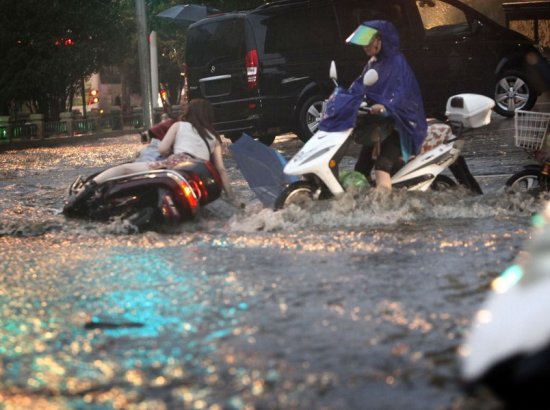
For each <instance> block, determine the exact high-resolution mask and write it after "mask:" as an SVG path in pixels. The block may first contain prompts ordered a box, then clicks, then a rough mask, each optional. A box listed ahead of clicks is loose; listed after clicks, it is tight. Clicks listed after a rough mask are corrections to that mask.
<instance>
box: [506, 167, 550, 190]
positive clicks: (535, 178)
mask: <svg viewBox="0 0 550 410" xmlns="http://www.w3.org/2000/svg"><path fill="white" fill-rule="evenodd" d="M548 185H549V184H548V181H547V178H541V176H540V173H539V171H538V170H535V169H524V170H522V171H520V172H518V173H516V174H514V175H512V176H511V177H510V178H509V179H508V181H506V189H507V190H508V191H511V192H537V191H548V190H549V189H548V188H549V186H548Z"/></svg>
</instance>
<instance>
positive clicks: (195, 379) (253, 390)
mask: <svg viewBox="0 0 550 410" xmlns="http://www.w3.org/2000/svg"><path fill="white" fill-rule="evenodd" d="M300 145H301V144H300V143H299V142H298V141H297V140H296V139H295V138H293V137H292V136H281V137H278V139H277V140H276V142H275V144H274V146H275V147H276V148H278V149H280V150H281V152H283V154H285V155H287V156H288V155H291V154H292V152H295V151H296V150H297V149H298V148H299V147H300ZM139 148H140V144H139V137H138V136H137V135H127V136H123V137H118V138H109V139H100V140H94V141H82V143H79V144H75V145H72V146H58V147H49V148H47V147H44V148H29V149H22V150H17V151H15V150H12V151H5V152H2V153H0V246H1V248H0V249H1V254H2V257H1V258H0V272H1V276H0V284H1V286H0V408H2V409H26V408H28V409H80V408H82V409H84V408H85V409H102V410H103V409H160V410H162V409H176V408H178V409H182V408H189V409H212V410H214V409H236V410H237V409H402V408H408V409H411V410H413V409H418V410H426V409H499V408H501V406H500V403H499V402H498V401H497V400H495V399H494V398H493V397H491V395H490V394H488V393H487V392H481V393H476V394H474V395H472V396H470V395H467V394H466V393H465V392H464V390H463V389H462V386H461V381H460V371H459V368H460V362H459V357H458V354H457V349H458V347H459V345H460V344H461V342H462V341H463V339H464V335H465V333H466V332H467V331H468V327H469V324H470V321H471V318H472V317H473V315H474V313H475V311H476V309H477V307H478V306H479V305H480V304H481V302H482V301H483V299H484V298H485V295H486V293H487V291H488V286H489V283H490V281H491V280H492V279H493V278H495V277H496V276H497V275H499V274H500V273H501V272H502V271H503V270H504V269H505V268H506V267H507V266H508V265H509V264H510V263H511V262H512V261H513V259H514V258H515V257H516V255H517V254H518V252H520V251H521V250H522V249H523V247H524V245H525V241H526V240H528V239H529V237H530V235H531V218H532V216H533V215H534V214H535V213H537V212H538V211H539V210H540V209H541V208H542V206H543V200H542V199H540V198H533V197H531V196H527V195H520V194H508V193H505V192H504V191H503V190H502V187H503V185H504V182H505V181H506V178H507V177H508V176H510V174H512V173H513V172H515V171H517V170H519V169H520V167H521V165H522V164H526V163H528V162H529V161H528V158H527V156H526V155H525V153H523V152H521V151H520V150H518V149H517V148H515V147H514V144H513V120H504V119H500V118H498V117H495V123H494V125H492V126H491V127H490V128H488V129H486V130H483V131H479V135H477V136H476V137H475V138H474V139H473V140H471V141H469V142H468V144H467V147H466V150H465V153H466V159H467V162H468V164H469V165H470V168H471V170H472V172H473V173H474V175H476V176H477V177H478V179H479V181H480V183H481V185H482V188H483V189H484V191H485V194H484V195H483V196H470V195H468V194H467V193H466V192H463V191H460V190H459V191H456V192H429V193H404V192H393V193H392V194H390V195H377V194H375V193H372V192H369V191H358V192H353V193H348V194H346V196H344V197H343V198H341V199H340V200H327V201H322V202H319V203H316V204H313V205H312V206H311V207H310V208H309V209H305V210H301V209H297V208H296V209H295V208H290V209H287V210H284V211H279V212H273V211H271V210H269V209H262V207H261V205H260V204H259V202H258V201H257V200H256V199H255V198H254V196H253V194H252V192H251V191H250V190H249V189H248V187H247V185H246V182H245V181H244V180H243V179H242V177H241V175H240V173H239V171H238V169H237V168H236V167H235V164H234V162H233V161H232V159H231V156H230V154H229V152H228V151H227V150H226V159H227V164H226V165H227V166H228V168H229V172H230V176H231V177H232V179H233V181H234V186H235V189H236V192H237V193H238V194H239V196H240V197H241V198H242V201H243V203H244V204H245V205H246V206H245V207H244V208H243V209H237V208H234V207H232V206H230V205H229V204H227V203H224V202H223V201H217V202H216V203H214V204H212V206H210V207H208V209H204V210H203V212H202V213H201V215H200V216H199V218H197V220H196V221H193V222H190V223H187V224H184V225H182V226H180V227H178V228H177V229H175V230H174V231H173V232H170V233H157V232H146V233H135V232H133V230H132V227H131V226H127V225H124V224H123V223H121V222H120V221H113V222H110V223H92V222H87V221H78V220H67V219H65V218H64V216H63V215H61V214H60V210H61V208H62V206H63V199H64V197H65V195H66V192H67V187H68V186H69V184H70V183H71V182H72V180H73V179H74V178H75V177H76V176H77V175H78V174H84V175H87V174H90V173H92V172H95V171H97V170H100V169H102V168H103V167H106V166H108V165H112V164H115V163H119V162H124V161H128V160H131V159H132V158H133V156H134V155H135V153H136V151H137V150H138V149H139ZM351 154H353V152H352V153H351ZM352 165H353V159H352V157H346V158H345V161H344V166H352Z"/></svg>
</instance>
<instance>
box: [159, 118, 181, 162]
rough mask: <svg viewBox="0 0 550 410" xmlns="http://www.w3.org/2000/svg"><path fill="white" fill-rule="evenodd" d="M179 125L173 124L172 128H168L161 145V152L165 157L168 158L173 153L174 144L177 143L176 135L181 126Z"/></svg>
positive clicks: (177, 123)
mask: <svg viewBox="0 0 550 410" xmlns="http://www.w3.org/2000/svg"><path fill="white" fill-rule="evenodd" d="M179 124H180V123H179V122H175V123H173V124H172V126H171V127H170V128H168V131H167V132H166V135H165V136H164V138H163V139H162V141H161V142H160V144H159V152H160V155H162V156H163V157H167V156H168V155H170V154H171V153H172V148H173V147H174V142H175V141H176V134H177V133H178V129H179V126H180V125H179Z"/></svg>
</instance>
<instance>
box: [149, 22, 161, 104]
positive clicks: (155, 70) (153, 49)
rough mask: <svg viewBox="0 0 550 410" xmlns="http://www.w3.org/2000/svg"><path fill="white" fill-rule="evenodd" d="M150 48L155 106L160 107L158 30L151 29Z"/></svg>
mask: <svg viewBox="0 0 550 410" xmlns="http://www.w3.org/2000/svg"><path fill="white" fill-rule="evenodd" d="M149 50H150V53H151V89H152V93H151V95H152V96H153V108H158V107H159V98H158V95H159V63H158V54H157V53H158V52H157V32H156V31H151V34H150V35H149Z"/></svg>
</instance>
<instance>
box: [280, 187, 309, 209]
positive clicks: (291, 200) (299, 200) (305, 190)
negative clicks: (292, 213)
mask: <svg viewBox="0 0 550 410" xmlns="http://www.w3.org/2000/svg"><path fill="white" fill-rule="evenodd" d="M318 196H319V187H317V186H315V184H313V183H311V182H308V181H296V182H293V183H292V184H290V185H288V186H287V187H286V188H285V189H283V192H281V193H280V194H279V196H278V197H277V200H276V201H275V210H278V209H283V208H286V207H288V206H289V205H290V204H294V205H297V206H299V207H300V208H303V207H304V206H306V205H307V204H308V203H309V202H311V201H312V200H313V199H317V197H318Z"/></svg>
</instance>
